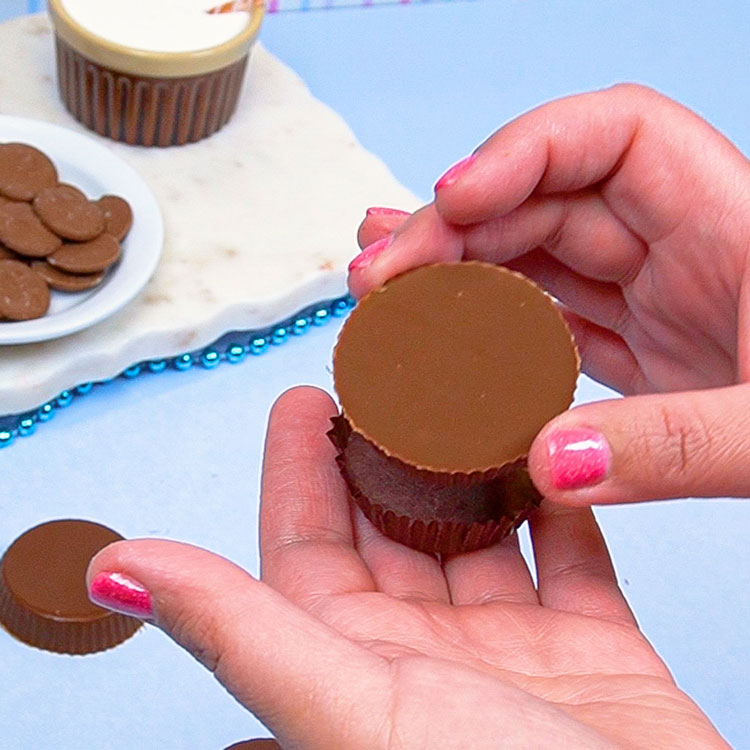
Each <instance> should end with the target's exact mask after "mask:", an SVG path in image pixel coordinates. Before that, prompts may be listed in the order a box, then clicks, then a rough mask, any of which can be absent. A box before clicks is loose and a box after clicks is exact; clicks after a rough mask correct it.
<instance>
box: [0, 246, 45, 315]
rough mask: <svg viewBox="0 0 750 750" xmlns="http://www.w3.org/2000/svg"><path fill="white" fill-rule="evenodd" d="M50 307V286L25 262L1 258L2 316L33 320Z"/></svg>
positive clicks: (0, 296) (0, 295)
mask: <svg viewBox="0 0 750 750" xmlns="http://www.w3.org/2000/svg"><path fill="white" fill-rule="evenodd" d="M48 308H49V288H48V287H47V284H46V283H45V282H44V280H43V279H42V278H41V277H40V276H38V275H37V274H36V273H34V271H32V270H31V269H30V268H29V267H28V266H27V265H26V264H25V263H20V262H19V261H17V260H0V318H7V319H8V320H32V319H33V318H38V317H40V316H42V315H44V314H45V313H46V312H47V309H48Z"/></svg>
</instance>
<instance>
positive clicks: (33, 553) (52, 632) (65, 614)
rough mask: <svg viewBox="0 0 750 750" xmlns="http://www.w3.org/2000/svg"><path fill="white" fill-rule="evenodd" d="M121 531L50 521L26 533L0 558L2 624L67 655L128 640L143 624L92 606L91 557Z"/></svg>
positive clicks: (20, 636) (26, 640) (22, 637)
mask: <svg viewBox="0 0 750 750" xmlns="http://www.w3.org/2000/svg"><path fill="white" fill-rule="evenodd" d="M121 539H122V537H121V536H120V535H119V534H117V533H116V532H114V531H112V530H111V529H108V528H107V527H106V526H102V525H101V524H98V523H92V522H90V521H79V520H63V521H49V522H47V523H43V524H41V525H39V526H35V527H34V528H33V529H30V530H29V531H27V532H26V533H24V534H23V535H21V536H20V537H19V538H18V539H17V540H16V541H15V542H13V544H12V545H11V546H10V547H9V548H8V550H7V552H6V553H5V555H4V556H3V558H2V560H0V622H2V624H3V625H4V626H5V628H6V629H7V630H8V631H9V632H10V633H12V634H13V635H15V636H16V637H17V638H18V639H19V640H21V641H23V642H24V643H28V644H29V645H31V646H36V647H37V648H43V649H46V650H48V651H56V652H59V653H65V654H89V653H94V652H95V651H102V650H104V649H107V648H112V647H113V646H116V645H117V644H118V643H121V642H122V641H124V640H126V639H127V638H129V637H130V636H131V635H133V633H135V632H136V630H138V628H139V627H141V625H142V622H141V621H140V620H137V619H135V618H132V617H126V616H125V615H120V614H115V613H114V612H111V611H109V610H106V609H103V608H101V607H98V606H97V605H95V604H93V603H92V602H91V600H90V599H89V597H88V594H87V591H86V580H85V576H86V569H87V567H88V564H89V562H90V560H91V558H92V557H93V556H94V555H95V554H96V553H97V552H99V550H101V549H102V548H103V547H106V546H107V545H108V544H111V543H112V542H116V541H119V540H121Z"/></svg>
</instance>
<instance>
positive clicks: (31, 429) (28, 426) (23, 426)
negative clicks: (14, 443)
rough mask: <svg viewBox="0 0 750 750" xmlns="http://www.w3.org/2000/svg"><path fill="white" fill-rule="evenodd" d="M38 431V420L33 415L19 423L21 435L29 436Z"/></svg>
mask: <svg viewBox="0 0 750 750" xmlns="http://www.w3.org/2000/svg"><path fill="white" fill-rule="evenodd" d="M35 432H36V421H35V420H34V419H33V417H26V418H24V419H22V420H21V421H20V422H19V423H18V434H19V435H20V436H21V437H28V436H29V435H33V434H34V433H35Z"/></svg>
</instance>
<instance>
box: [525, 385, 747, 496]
mask: <svg viewBox="0 0 750 750" xmlns="http://www.w3.org/2000/svg"><path fill="white" fill-rule="evenodd" d="M748 456H750V385H748V384H742V385H735V386H730V387H727V388H716V389H712V390H702V391H686V392H682V393H666V394H654V395H647V396H629V397H626V398H623V399H615V400H610V401H599V402H596V403H592V404H585V405H583V406H579V407H577V408H575V409H571V410H570V411H568V412H565V413H564V414H561V415H560V416H558V417H556V418H555V419H553V420H552V421H551V422H549V423H548V424H547V425H546V426H545V427H544V429H542V431H541V432H540V433H539V435H538V436H537V437H536V439H535V440H534V443H533V445H532V446H531V450H530V452H529V472H530V474H531V478H532V480H533V481H534V484H535V485H536V486H537V488H538V489H539V491H540V492H541V493H542V495H544V496H545V497H547V498H549V499H551V500H552V501H554V502H559V503H563V504H569V505H593V504H600V503H627V502H636V501H639V500H656V499H659V498H672V497H725V496H727V497H732V496H734V497H743V496H747V495H750V462H748Z"/></svg>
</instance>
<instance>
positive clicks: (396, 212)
mask: <svg viewBox="0 0 750 750" xmlns="http://www.w3.org/2000/svg"><path fill="white" fill-rule="evenodd" d="M367 216H403V217H407V216H411V214H410V213H409V212H408V211H402V210H401V209H400V208H385V207H383V206H372V207H371V208H368V209H367Z"/></svg>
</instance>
